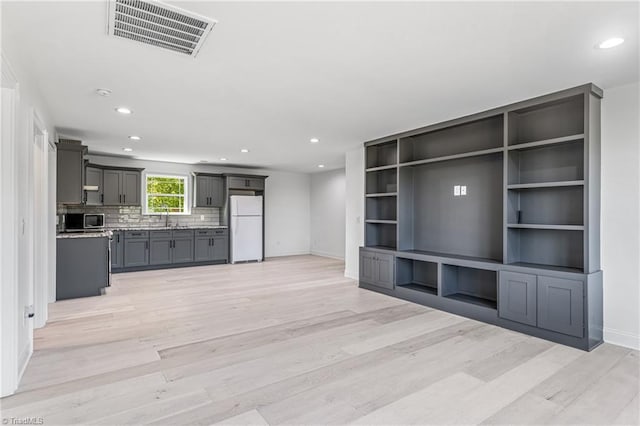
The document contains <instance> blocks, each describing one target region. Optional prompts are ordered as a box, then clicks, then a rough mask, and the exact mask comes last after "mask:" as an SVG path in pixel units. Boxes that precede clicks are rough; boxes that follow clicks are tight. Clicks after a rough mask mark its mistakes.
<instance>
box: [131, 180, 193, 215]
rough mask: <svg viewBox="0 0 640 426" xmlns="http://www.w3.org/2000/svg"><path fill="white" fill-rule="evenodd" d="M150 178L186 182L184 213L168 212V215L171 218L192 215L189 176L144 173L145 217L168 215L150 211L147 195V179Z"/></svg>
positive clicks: (143, 198)
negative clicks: (173, 179)
mask: <svg viewBox="0 0 640 426" xmlns="http://www.w3.org/2000/svg"><path fill="white" fill-rule="evenodd" d="M149 177H162V178H176V179H183V181H184V212H181V213H177V212H168V214H169V216H188V215H190V214H191V194H190V192H189V189H190V187H191V185H190V179H189V175H187V174H180V173H162V172H144V173H143V175H142V200H143V203H144V208H143V214H144V215H149V216H164V215H165V214H167V213H165V212H152V211H149V200H148V198H147V197H148V195H149V194H148V193H147V179H148V178H149Z"/></svg>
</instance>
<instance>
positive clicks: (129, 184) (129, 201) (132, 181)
mask: <svg viewBox="0 0 640 426" xmlns="http://www.w3.org/2000/svg"><path fill="white" fill-rule="evenodd" d="M121 173H122V204H123V205H125V206H139V205H140V172H138V171H129V170H125V171H123V172H121Z"/></svg>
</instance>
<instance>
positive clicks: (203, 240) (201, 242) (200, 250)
mask: <svg viewBox="0 0 640 426" xmlns="http://www.w3.org/2000/svg"><path fill="white" fill-rule="evenodd" d="M197 233H198V231H196V234H197ZM212 240H213V238H212V237H211V236H197V235H196V237H195V239H194V256H193V260H194V261H195V262H209V261H212V260H213V250H211V242H212Z"/></svg>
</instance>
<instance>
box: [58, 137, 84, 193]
mask: <svg viewBox="0 0 640 426" xmlns="http://www.w3.org/2000/svg"><path fill="white" fill-rule="evenodd" d="M83 174H84V157H83V151H82V150H78V149H64V148H63V147H62V146H61V144H58V151H57V184H56V189H57V197H56V201H57V202H58V203H65V204H81V203H82V202H83V201H84V193H83V191H82V185H83V183H84V176H83Z"/></svg>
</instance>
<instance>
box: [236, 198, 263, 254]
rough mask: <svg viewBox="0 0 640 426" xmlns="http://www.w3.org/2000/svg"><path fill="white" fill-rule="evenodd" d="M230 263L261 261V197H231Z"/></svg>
mask: <svg viewBox="0 0 640 426" xmlns="http://www.w3.org/2000/svg"><path fill="white" fill-rule="evenodd" d="M230 199H231V203H230V204H231V263H235V262H246V261H250V260H258V261H261V260H262V257H263V256H262V196H261V195H260V196H249V195H232V196H231V197H230Z"/></svg>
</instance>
